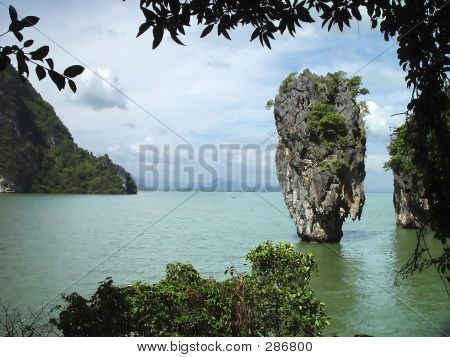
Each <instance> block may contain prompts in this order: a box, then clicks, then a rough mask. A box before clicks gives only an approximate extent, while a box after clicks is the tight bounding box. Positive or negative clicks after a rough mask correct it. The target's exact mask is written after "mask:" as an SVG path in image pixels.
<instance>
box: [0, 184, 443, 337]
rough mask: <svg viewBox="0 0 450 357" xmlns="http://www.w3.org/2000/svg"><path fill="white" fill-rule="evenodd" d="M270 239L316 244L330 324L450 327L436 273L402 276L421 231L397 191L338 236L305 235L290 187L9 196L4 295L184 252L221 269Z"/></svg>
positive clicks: (134, 269) (378, 332)
mask: <svg viewBox="0 0 450 357" xmlns="http://www.w3.org/2000/svg"><path fill="white" fill-rule="evenodd" d="M264 240H273V241H282V242H289V243H292V244H294V245H295V246H296V247H297V248H298V249H300V250H303V251H311V252H313V253H314V255H315V256H316V259H317V261H318V265H319V272H318V275H317V276H314V279H313V282H312V286H313V288H314V290H315V291H316V293H317V295H318V296H319V297H320V298H321V299H323V300H324V301H325V304H326V309H327V313H328V315H329V316H330V318H331V325H330V327H329V328H328V330H327V331H326V333H327V334H337V335H339V336H353V335H354V334H360V333H364V334H369V335H375V336H445V335H449V334H450V309H449V307H450V304H449V301H448V299H447V295H446V292H445V288H444V286H443V284H442V282H441V281H440V280H439V277H438V275H437V274H436V272H435V271H433V270H429V271H426V272H424V273H421V274H420V275H417V276H414V277H412V278H411V279H408V280H406V281H405V282H404V283H403V284H402V285H401V286H400V287H397V286H394V279H395V275H396V271H397V270H398V269H399V268H400V267H401V266H402V264H403V263H404V262H405V261H406V260H407V258H408V257H409V255H410V254H411V252H412V249H413V247H414V244H415V233H414V231H410V230H404V229H399V228H396V226H395V219H394V211H393V206H392V194H388V193H386V194H384V193H369V194H367V201H366V205H365V207H364V212H363V217H362V220H361V221H356V222H352V221H348V222H346V223H345V225H344V236H343V238H342V241H341V242H340V243H338V244H314V243H304V242H300V241H299V239H298V238H297V236H296V233H295V227H294V225H293V223H292V221H291V219H290V218H289V217H288V214H287V210H286V207H285V205H284V202H283V198H282V195H281V193H258V194H256V193H250V192H248V193H232V192H230V193H225V192H220V193H219V192H218V193H192V192H191V193H189V192H146V193H139V194H138V195H135V196H113V195H111V196H110V195H105V196H104V195H98V196H91V195H34V194H27V195H19V194H18V195H0V299H1V301H2V302H3V304H6V305H9V306H12V307H17V308H19V309H21V310H26V309H34V308H36V307H38V306H39V305H40V304H42V303H46V302H48V301H49V300H51V299H53V298H54V297H57V296H59V295H60V294H61V292H63V291H64V292H66V293H69V292H73V291H77V292H80V293H82V294H86V295H87V294H90V293H92V292H93V291H94V290H95V288H96V287H97V284H98V282H100V281H102V280H103V279H105V278H106V277H109V276H111V277H112V278H113V279H114V281H115V282H116V283H117V284H126V283H130V282H132V281H137V280H142V281H147V282H156V281H157V280H159V279H160V278H162V277H163V276H164V269H165V265H166V264H167V263H169V262H176V261H180V262H189V263H192V264H194V266H195V267H196V268H197V269H198V270H199V271H200V272H201V273H202V274H203V275H204V276H212V277H214V278H217V279H223V278H224V277H225V276H224V270H225V269H226V268H227V267H229V266H235V267H236V268H237V269H238V270H246V269H247V266H246V265H244V263H245V261H244V256H245V253H246V252H247V251H248V250H249V249H251V248H252V247H254V246H255V245H257V244H258V243H260V242H262V241H264ZM429 244H430V245H431V246H432V248H438V245H437V244H436V242H433V241H430V242H429ZM52 303H57V300H54V301H52Z"/></svg>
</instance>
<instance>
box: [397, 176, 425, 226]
mask: <svg viewBox="0 0 450 357" xmlns="http://www.w3.org/2000/svg"><path fill="white" fill-rule="evenodd" d="M415 191H416V190H415V189H414V187H413V180H412V177H411V176H410V175H408V174H406V173H404V172H403V173H400V172H394V208H395V216H396V222H397V225H399V226H401V227H403V228H419V227H420V225H421V224H425V223H426V222H427V220H428V201H427V199H426V198H424V197H423V195H422V194H419V195H417V193H416V192H415Z"/></svg>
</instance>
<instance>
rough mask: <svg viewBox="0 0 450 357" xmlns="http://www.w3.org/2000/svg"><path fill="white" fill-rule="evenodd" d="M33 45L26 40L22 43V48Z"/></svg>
mask: <svg viewBox="0 0 450 357" xmlns="http://www.w3.org/2000/svg"><path fill="white" fill-rule="evenodd" d="M33 43H34V41H33V40H27V41H25V42H24V44H23V47H30V46H32V45H33Z"/></svg>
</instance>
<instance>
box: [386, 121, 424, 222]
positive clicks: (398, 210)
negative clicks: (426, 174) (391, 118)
mask: <svg viewBox="0 0 450 357" xmlns="http://www.w3.org/2000/svg"><path fill="white" fill-rule="evenodd" d="M416 125H418V124H417V123H416V122H415V120H414V117H413V116H411V117H409V119H408V120H407V123H405V124H403V125H401V126H399V127H398V128H397V129H395V130H394V132H393V135H392V136H391V142H390V144H389V146H388V152H389V156H390V158H389V161H388V162H386V163H385V167H386V168H389V169H391V170H392V172H393V174H394V208H395V215H396V221H397V225H399V226H401V227H403V228H419V227H420V226H423V225H426V224H427V221H428V217H429V216H428V215H429V207H428V201H427V199H426V198H425V194H424V192H423V187H422V184H421V182H422V177H423V172H420V171H418V170H417V169H416V167H415V165H414V164H413V162H412V157H413V154H414V152H413V150H412V147H411V145H410V144H408V138H411V137H413V135H414V133H415V132H416V129H415V126H416Z"/></svg>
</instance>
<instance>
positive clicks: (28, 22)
mask: <svg viewBox="0 0 450 357" xmlns="http://www.w3.org/2000/svg"><path fill="white" fill-rule="evenodd" d="M20 22H21V23H22V25H23V26H24V27H32V26H34V25H36V24H37V23H38V22H39V17H36V16H27V17H25V18H23V19H22V21H20Z"/></svg>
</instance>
